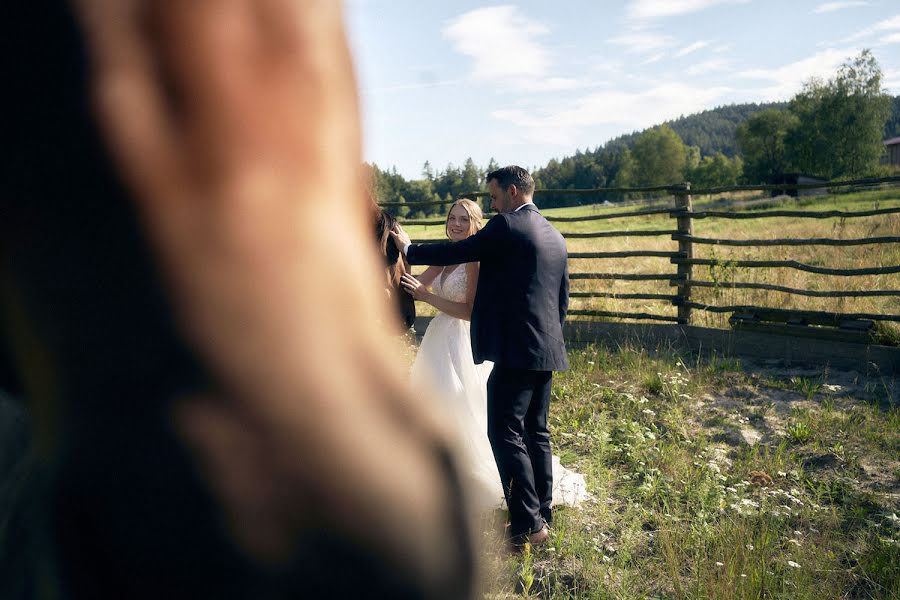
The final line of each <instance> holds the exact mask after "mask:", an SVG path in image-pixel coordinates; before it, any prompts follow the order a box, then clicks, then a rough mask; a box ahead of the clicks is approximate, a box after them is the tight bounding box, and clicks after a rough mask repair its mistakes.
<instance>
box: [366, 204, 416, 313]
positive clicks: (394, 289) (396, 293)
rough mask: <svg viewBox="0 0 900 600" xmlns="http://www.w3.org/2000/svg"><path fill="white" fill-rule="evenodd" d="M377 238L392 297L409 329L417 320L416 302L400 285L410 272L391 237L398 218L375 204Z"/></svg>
mask: <svg viewBox="0 0 900 600" xmlns="http://www.w3.org/2000/svg"><path fill="white" fill-rule="evenodd" d="M375 210H376V211H377V212H376V213H375V239H376V241H377V243H378V250H379V251H380V252H381V255H382V256H383V257H384V260H385V271H386V278H387V283H388V287H389V289H390V291H391V298H392V299H395V300H396V304H397V309H398V311H399V314H400V319H401V320H402V322H403V324H404V325H405V326H406V328H407V329H409V328H410V327H412V326H413V324H414V323H415V320H416V302H415V300H414V299H413V297H412V296H410V295H409V293H408V292H407V291H406V290H404V289H403V287H402V286H401V285H400V277H401V276H403V274H405V273H408V272H409V269H408V268H407V265H406V262H405V261H404V260H403V259H402V257H401V256H400V250H399V249H398V248H397V246H396V244H394V241H393V240H392V239H391V230H392V229H393V228H394V226H395V225H396V224H397V219H395V218H394V217H393V216H392V215H390V214H388V213H387V212H385V211H384V210H382V209H381V208H380V207H378V206H377V205H375Z"/></svg>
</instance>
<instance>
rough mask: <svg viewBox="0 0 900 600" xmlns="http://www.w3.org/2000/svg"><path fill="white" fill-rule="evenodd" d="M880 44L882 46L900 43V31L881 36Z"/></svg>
mask: <svg viewBox="0 0 900 600" xmlns="http://www.w3.org/2000/svg"><path fill="white" fill-rule="evenodd" d="M878 44H879V45H880V46H885V45H887V44H900V31H898V32H896V33H892V34H890V35H886V36H884V37H883V38H880V39H879V40H878Z"/></svg>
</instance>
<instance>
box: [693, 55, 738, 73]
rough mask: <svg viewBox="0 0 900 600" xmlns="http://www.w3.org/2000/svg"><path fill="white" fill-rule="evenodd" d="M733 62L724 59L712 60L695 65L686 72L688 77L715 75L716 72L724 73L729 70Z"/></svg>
mask: <svg viewBox="0 0 900 600" xmlns="http://www.w3.org/2000/svg"><path fill="white" fill-rule="evenodd" d="M729 64H731V61H729V60H727V59H724V58H711V59H709V60H704V61H703V62H699V63H697V64H695V65H691V66H690V67H688V68H687V69H686V70H685V72H686V73H687V74H688V75H703V74H705V73H713V72H715V71H724V70H726V69H727V68H728V65H729Z"/></svg>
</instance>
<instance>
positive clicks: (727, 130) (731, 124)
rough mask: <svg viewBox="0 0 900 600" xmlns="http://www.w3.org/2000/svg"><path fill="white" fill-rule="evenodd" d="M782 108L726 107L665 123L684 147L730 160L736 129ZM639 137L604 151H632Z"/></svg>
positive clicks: (610, 145)
mask: <svg viewBox="0 0 900 600" xmlns="http://www.w3.org/2000/svg"><path fill="white" fill-rule="evenodd" d="M785 107H787V102H771V103H768V104H756V103H748V104H729V105H727V106H719V107H718V108H713V109H710V110H704V111H703V112H699V113H695V114H692V115H688V116H686V117H679V118H677V119H675V120H674V121H667V122H666V125H668V126H669V127H671V128H672V130H673V131H675V133H677V134H678V136H679V137H680V138H681V140H682V141H683V142H684V143H685V144H687V145H688V146H697V147H698V148H700V155H701V156H712V155H714V154H715V153H716V152H721V153H722V154H724V155H725V156H728V157H729V158H730V157H734V156H735V155H737V154H738V153H739V149H738V147H737V142H736V141H735V137H734V132H735V130H736V129H737V127H738V125H740V124H741V123H743V122H744V121H746V120H747V117H749V116H750V115H752V114H753V113H756V112H759V111H761V110H765V109H767V108H777V109H783V108H785ZM640 134H641V132H640V131H636V132H634V133H629V134H626V135H622V136H619V137H617V138H614V139H612V140H610V141H609V142H607V143H606V145H605V146H604V148H606V149H614V148H619V147H621V146H623V145H624V146H626V147H631V146H632V145H633V144H634V140H635V139H637V137H638V136H639V135H640Z"/></svg>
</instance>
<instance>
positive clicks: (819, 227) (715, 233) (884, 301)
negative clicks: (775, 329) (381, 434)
mask: <svg viewBox="0 0 900 600" xmlns="http://www.w3.org/2000/svg"><path fill="white" fill-rule="evenodd" d="M745 199H746V198H741V199H740V200H745ZM728 200H729V199H728V198H722V197H718V198H706V197H695V198H694V210H701V209H703V208H704V207H705V206H710V205H713V204H716V205H718V204H722V203H726V204H727V203H728ZM536 202H537V204H538V206H540V197H537V198H536ZM654 204H663V205H664V206H674V204H673V201H672V199H671V198H668V199H660V200H657V201H654ZM895 206H900V188H894V189H888V190H882V191H870V192H857V193H850V194H842V195H834V196H829V197H816V198H809V199H800V200H797V199H774V200H772V201H771V202H767V203H766V205H765V206H764V207H769V208H774V207H777V208H783V209H794V210H808V211H823V210H852V211H859V210H866V209H871V208H876V207H877V208H888V207H895ZM755 208H760V207H759V206H757V207H755ZM621 210H623V209H622V207H616V206H612V207H610V206H602V205H591V206H581V207H574V208H562V209H548V210H544V211H542V212H543V213H544V214H545V215H547V216H565V217H573V216H584V215H590V214H602V213H610V212H617V211H621ZM737 210H740V209H737ZM556 225H557V228H558V229H559V230H560V231H562V232H595V231H613V230H654V229H659V230H661V229H675V222H674V219H671V218H669V217H668V216H667V215H652V216H645V217H633V218H623V219H608V220H599V221H587V222H576V223H556ZM407 230H408V231H409V233H410V235H411V236H412V237H413V238H419V239H442V238H443V236H444V231H443V226H439V225H438V226H409V227H408V228H407ZM694 235H695V236H698V237H717V238H736V239H772V238H809V237H828V238H862V237H873V236H897V235H900V214H890V215H879V216H874V217H860V218H849V219H837V218H831V219H797V218H762V219H746V220H744V219H742V220H726V219H716V218H709V219H697V220H694ZM567 246H568V248H569V251H570V252H591V251H619V250H662V251H676V250H677V249H678V247H677V243H676V242H674V241H672V240H671V239H669V237H668V236H658V237H625V238H600V239H569V240H567ZM694 256H695V257H696V258H715V259H718V260H720V261H723V262H724V263H725V264H723V265H720V266H711V267H706V266H695V267H694V273H693V278H694V279H699V280H707V281H715V282H717V283H718V284H720V285H719V286H718V287H716V288H694V289H693V291H692V300H694V301H696V302H700V303H705V304H718V305H736V304H752V305H760V306H768V307H773V308H795V309H804V310H824V311H833V312H865V313H890V314H900V297H896V296H893V297H890V296H888V297H875V298H816V297H806V296H797V295H792V294H787V293H784V292H777V291H766V290H745V289H734V288H729V283H731V282H751V283H768V284H775V285H781V286H786V287H792V288H802V289H811V290H864V289H900V274H896V273H894V274H887V275H865V276H852V277H839V276H832V275H818V274H813V273H806V272H803V271H796V270H793V269H788V268H765V269H758V268H747V267H734V266H731V265H728V264H727V261H729V260H735V259H750V260H773V259H776V260H777V259H793V260H797V261H799V262H803V263H806V264H810V265H817V266H827V267H835V268H862V267H874V266H887V265H900V244H880V245H861V246H844V247H829V246H796V247H783V246H775V247H761V248H746V247H728V246H712V245H699V244H696V245H694ZM570 270H571V272H573V273H577V272H615V273H674V272H675V265H672V264H670V262H669V259H667V258H626V259H572V260H571V261H570ZM571 288H572V290H573V291H607V292H614V293H639V292H646V293H657V294H660V293H661V294H673V293H674V291H673V288H671V287H670V286H669V284H668V282H666V281H649V282H631V281H610V280H573V281H572V286H571ZM419 306H420V308H422V309H423V314H428V308H427V307H425V306H424V305H422V304H420V305H419ZM571 308H573V309H592V310H607V311H617V312H649V313H655V314H661V315H668V316H675V314H676V309H675V307H674V306H671V305H669V304H668V303H667V302H665V301H648V300H622V299H616V298H576V299H573V301H572V305H571ZM728 316H729V315H728V314H721V313H719V314H717V313H710V312H703V311H696V310H695V311H694V314H693V324H695V325H704V326H710V327H727V326H728V322H727V321H728ZM894 330H895V331H900V329H897V328H896V327H894Z"/></svg>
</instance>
